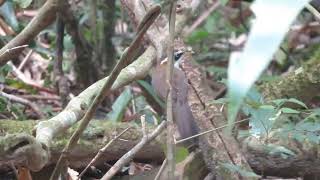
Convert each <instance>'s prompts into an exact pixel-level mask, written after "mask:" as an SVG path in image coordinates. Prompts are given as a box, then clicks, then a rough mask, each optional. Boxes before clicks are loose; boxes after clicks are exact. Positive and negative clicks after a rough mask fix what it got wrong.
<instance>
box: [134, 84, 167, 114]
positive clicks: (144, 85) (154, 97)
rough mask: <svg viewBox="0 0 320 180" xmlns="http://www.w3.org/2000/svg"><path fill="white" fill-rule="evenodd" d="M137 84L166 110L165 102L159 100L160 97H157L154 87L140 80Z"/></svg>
mask: <svg viewBox="0 0 320 180" xmlns="http://www.w3.org/2000/svg"><path fill="white" fill-rule="evenodd" d="M137 82H138V84H139V85H140V86H142V87H143V88H144V89H145V90H146V91H147V92H148V93H149V94H150V95H151V96H152V97H153V99H154V100H155V101H156V102H157V103H158V104H159V105H160V106H161V108H163V109H164V108H165V104H164V102H163V101H162V100H161V99H160V98H159V96H157V94H156V93H155V91H154V89H153V87H152V86H151V85H150V84H149V83H147V82H146V81H143V80H138V81H137Z"/></svg>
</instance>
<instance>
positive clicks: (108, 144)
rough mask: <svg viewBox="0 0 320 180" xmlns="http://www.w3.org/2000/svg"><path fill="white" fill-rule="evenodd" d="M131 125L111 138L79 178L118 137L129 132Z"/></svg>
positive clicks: (81, 174)
mask: <svg viewBox="0 0 320 180" xmlns="http://www.w3.org/2000/svg"><path fill="white" fill-rule="evenodd" d="M130 128H131V127H127V128H126V129H125V130H123V131H122V132H121V133H120V134H118V135H117V136H115V137H114V138H113V139H111V140H110V141H109V142H108V143H107V144H106V145H105V146H104V147H103V148H102V149H100V150H99V152H98V154H97V155H96V156H95V157H94V158H93V159H92V160H91V162H90V163H89V164H88V165H87V167H86V168H84V170H83V171H82V172H81V173H80V175H79V177H78V179H80V178H81V177H82V176H83V174H84V173H85V172H86V171H87V170H88V169H89V167H90V166H91V165H92V164H93V163H95V162H96V161H97V160H98V159H99V158H100V157H101V156H102V155H103V154H104V153H105V152H106V150H107V149H108V147H109V146H110V145H111V144H112V143H113V142H114V141H116V140H117V139H119V138H120V137H121V136H122V135H123V134H124V133H125V132H127V131H128V130H129V129H130Z"/></svg>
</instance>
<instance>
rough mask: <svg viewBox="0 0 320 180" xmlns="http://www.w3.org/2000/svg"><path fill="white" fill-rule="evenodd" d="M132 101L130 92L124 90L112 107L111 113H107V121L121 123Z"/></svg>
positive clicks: (127, 89)
mask: <svg viewBox="0 0 320 180" xmlns="http://www.w3.org/2000/svg"><path fill="white" fill-rule="evenodd" d="M131 99H132V94H131V90H130V89H129V88H126V89H125V90H124V91H123V92H122V93H121V94H120V96H119V97H118V98H117V99H116V101H115V102H114V103H113V105H112V111H111V112H109V113H108V115H107V116H108V119H109V120H111V121H113V122H118V121H121V120H122V118H123V113H124V111H125V110H126V108H127V106H128V104H129V103H130V101H131Z"/></svg>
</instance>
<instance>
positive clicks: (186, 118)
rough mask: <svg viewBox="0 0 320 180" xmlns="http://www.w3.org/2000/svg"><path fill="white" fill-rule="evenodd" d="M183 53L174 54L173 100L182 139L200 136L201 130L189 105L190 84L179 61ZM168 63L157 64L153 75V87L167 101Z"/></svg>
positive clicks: (174, 116) (174, 113)
mask: <svg viewBox="0 0 320 180" xmlns="http://www.w3.org/2000/svg"><path fill="white" fill-rule="evenodd" d="M183 53H184V52H183V51H181V50H178V51H175V53H174V55H175V56H174V57H175V58H174V59H175V61H176V62H175V64H174V69H173V81H172V86H173V87H172V91H173V92H172V100H173V104H172V106H173V108H172V111H173V120H174V122H175V123H176V125H177V127H178V131H179V134H180V136H181V138H187V137H190V136H193V135H195V134H198V132H199V128H198V126H197V125H196V123H195V121H194V117H193V115H192V112H191V110H190V107H189V104H188V82H187V78H186V76H185V74H184V72H183V71H182V70H181V69H180V67H179V60H180V58H181V57H182V56H183ZM166 68H167V61H166V60H163V61H161V62H160V63H157V64H156V65H155V67H154V69H153V71H152V73H151V77H152V81H151V83H152V86H153V88H154V89H155V91H156V93H157V94H158V95H159V96H160V98H161V99H163V100H166V96H167V90H168V85H167V82H166ZM190 141H191V142H189V143H187V144H188V145H191V144H195V143H196V142H197V138H194V139H192V140H190Z"/></svg>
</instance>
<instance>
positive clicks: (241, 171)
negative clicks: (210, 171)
mask: <svg viewBox="0 0 320 180" xmlns="http://www.w3.org/2000/svg"><path fill="white" fill-rule="evenodd" d="M221 164H222V166H223V167H224V168H226V169H228V170H230V171H231V172H238V173H239V174H240V175H241V176H243V177H260V176H258V175H257V174H256V173H254V172H252V171H248V170H246V169H243V168H241V167H239V166H236V165H234V164H230V163H221Z"/></svg>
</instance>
